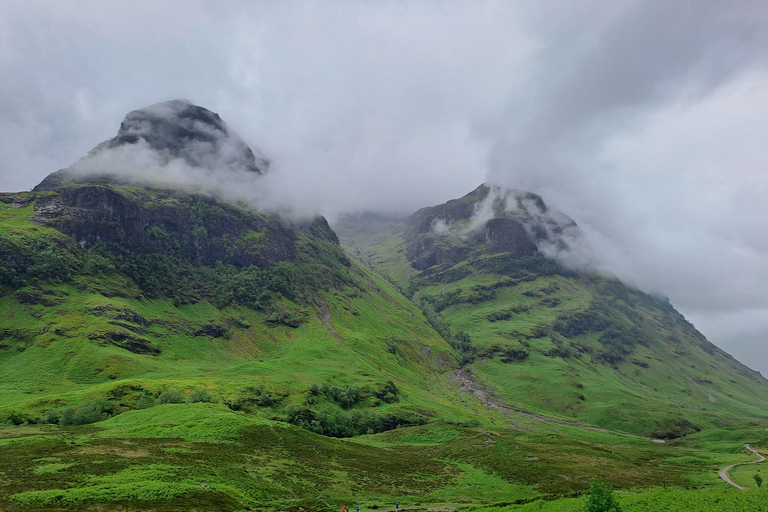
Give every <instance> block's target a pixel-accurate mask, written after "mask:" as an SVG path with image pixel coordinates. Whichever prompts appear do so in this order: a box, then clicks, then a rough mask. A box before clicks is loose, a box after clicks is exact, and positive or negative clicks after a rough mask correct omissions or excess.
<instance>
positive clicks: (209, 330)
mask: <svg viewBox="0 0 768 512" xmlns="http://www.w3.org/2000/svg"><path fill="white" fill-rule="evenodd" d="M228 333H229V330H228V329H227V326H226V325H216V324H208V325H204V326H203V327H201V328H200V329H198V330H197V331H196V332H195V336H211V337H212V338H221V337H223V336H227V334H228Z"/></svg>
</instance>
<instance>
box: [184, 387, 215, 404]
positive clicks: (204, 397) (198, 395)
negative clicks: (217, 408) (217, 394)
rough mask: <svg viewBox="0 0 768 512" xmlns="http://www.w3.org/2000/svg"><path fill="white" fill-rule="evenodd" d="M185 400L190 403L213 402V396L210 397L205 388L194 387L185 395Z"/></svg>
mask: <svg viewBox="0 0 768 512" xmlns="http://www.w3.org/2000/svg"><path fill="white" fill-rule="evenodd" d="M187 402H188V403H190V404H194V403H198V402H209V403H210V402H213V397H211V394H210V393H209V392H208V391H207V390H205V389H195V390H193V391H192V392H191V393H190V394H189V396H188V397H187Z"/></svg>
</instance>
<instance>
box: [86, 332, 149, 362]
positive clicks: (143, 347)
mask: <svg viewBox="0 0 768 512" xmlns="http://www.w3.org/2000/svg"><path fill="white" fill-rule="evenodd" d="M88 337H89V338H90V339H92V340H99V342H101V344H102V345H115V346H116V347H120V348H122V349H125V350H127V351H129V352H133V353H134V354H149V355H153V356H156V355H160V353H161V350H160V349H159V348H157V347H156V346H154V345H152V342H150V341H149V340H145V339H144V338H140V337H138V336H134V335H133V334H132V333H130V332H128V331H123V330H122V329H121V330H117V331H108V332H98V333H93V334H91V335H89V336H88Z"/></svg>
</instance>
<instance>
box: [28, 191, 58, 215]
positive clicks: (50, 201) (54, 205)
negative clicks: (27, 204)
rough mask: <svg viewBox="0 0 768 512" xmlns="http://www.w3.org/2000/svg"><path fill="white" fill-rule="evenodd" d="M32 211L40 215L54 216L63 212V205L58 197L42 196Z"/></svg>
mask: <svg viewBox="0 0 768 512" xmlns="http://www.w3.org/2000/svg"><path fill="white" fill-rule="evenodd" d="M33 209H34V210H35V212H36V213H39V214H41V215H56V214H59V213H61V212H63V211H64V203H63V202H62V201H61V198H60V197H59V196H58V195H50V196H42V197H40V198H39V199H38V200H37V201H35V206H34V208H33Z"/></svg>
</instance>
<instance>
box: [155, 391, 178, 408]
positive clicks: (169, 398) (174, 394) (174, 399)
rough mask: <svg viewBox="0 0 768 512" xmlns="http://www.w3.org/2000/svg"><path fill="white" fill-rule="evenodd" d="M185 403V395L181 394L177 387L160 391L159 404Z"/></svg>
mask: <svg viewBox="0 0 768 512" xmlns="http://www.w3.org/2000/svg"><path fill="white" fill-rule="evenodd" d="M183 403H184V397H183V396H182V395H181V392H180V391H176V390H175V389H168V390H166V391H163V392H162V393H160V396H158V397H157V404H158V405H163V404H183Z"/></svg>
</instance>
